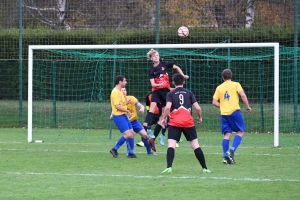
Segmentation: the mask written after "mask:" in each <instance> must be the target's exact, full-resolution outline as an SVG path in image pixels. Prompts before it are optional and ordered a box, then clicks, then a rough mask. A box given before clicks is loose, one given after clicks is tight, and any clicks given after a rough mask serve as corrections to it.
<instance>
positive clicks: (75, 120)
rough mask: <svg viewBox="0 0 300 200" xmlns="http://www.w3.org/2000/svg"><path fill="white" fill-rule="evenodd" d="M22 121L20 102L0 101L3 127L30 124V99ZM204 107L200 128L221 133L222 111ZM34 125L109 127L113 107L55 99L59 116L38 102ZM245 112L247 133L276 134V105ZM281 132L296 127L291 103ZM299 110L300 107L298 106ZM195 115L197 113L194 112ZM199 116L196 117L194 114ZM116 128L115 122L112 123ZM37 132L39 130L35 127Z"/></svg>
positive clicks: (283, 110)
mask: <svg viewBox="0 0 300 200" xmlns="http://www.w3.org/2000/svg"><path fill="white" fill-rule="evenodd" d="M22 105H23V110H22V120H23V122H22V124H20V122H19V120H20V117H19V115H20V111H19V102H18V101H6V100H1V101H0V111H1V113H2V114H1V115H0V127H3V128H11V127H27V115H28V112H27V102H26V101H23V104H22ZM200 105H201V108H202V110H203V123H202V124H201V126H199V130H201V131H204V132H218V131H219V130H220V125H219V124H220V119H219V116H220V111H219V109H217V108H215V107H214V106H212V105H211V104H201V103H200ZM33 107H34V112H33V127H34V128H35V127H36V128H54V127H56V128H63V129H71V128H72V129H78V128H79V129H82V128H89V129H109V128H110V126H111V124H110V120H109V116H110V113H111V106H110V104H109V102H91V103H89V102H68V101H65V102H64V101H57V102H56V117H54V108H53V107H54V106H53V102H52V101H35V102H34V103H33ZM241 107H242V112H243V115H244V118H245V122H246V128H247V132H250V133H273V130H274V123H273V122H274V106H273V104H264V105H263V106H262V107H263V112H262V108H261V105H260V104H251V107H252V112H251V113H246V112H245V108H244V106H243V104H242V105H241ZM280 109H281V112H280V121H279V123H280V124H279V131H280V133H292V132H296V133H297V132H299V130H298V131H295V128H294V123H292V122H293V121H294V115H293V113H294V111H293V105H292V104H281V105H280ZM298 109H299V112H300V107H299V108H298ZM193 114H194V115H195V112H193ZM145 116H146V115H145V114H140V113H139V120H140V122H143V120H144V119H145ZM195 118H196V116H195ZM112 127H114V124H113V125H112ZM36 131H38V129H36Z"/></svg>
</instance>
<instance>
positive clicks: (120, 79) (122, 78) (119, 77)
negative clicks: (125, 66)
mask: <svg viewBox="0 0 300 200" xmlns="http://www.w3.org/2000/svg"><path fill="white" fill-rule="evenodd" d="M124 78H125V76H123V75H118V76H116V78H115V85H118V84H119V82H120V81H123V80H124Z"/></svg>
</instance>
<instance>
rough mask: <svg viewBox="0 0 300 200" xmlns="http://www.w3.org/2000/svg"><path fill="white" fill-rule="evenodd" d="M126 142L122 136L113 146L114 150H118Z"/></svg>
mask: <svg viewBox="0 0 300 200" xmlns="http://www.w3.org/2000/svg"><path fill="white" fill-rule="evenodd" d="M125 141H126V138H125V137H124V136H121V137H120V139H119V140H118V142H117V143H116V144H115V146H114V148H113V149H114V150H118V149H119V148H120V147H121V146H122V145H123V144H124V142H125Z"/></svg>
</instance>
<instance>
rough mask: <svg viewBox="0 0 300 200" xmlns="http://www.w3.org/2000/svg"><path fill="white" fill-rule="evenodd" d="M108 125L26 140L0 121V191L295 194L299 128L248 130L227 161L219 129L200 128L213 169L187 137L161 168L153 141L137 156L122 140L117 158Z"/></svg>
mask: <svg viewBox="0 0 300 200" xmlns="http://www.w3.org/2000/svg"><path fill="white" fill-rule="evenodd" d="M108 132H109V131H108V130H85V131H83V130H72V129H66V130H56V132H55V131H52V132H51V134H53V138H57V135H64V138H61V137H60V138H59V139H51V138H52V135H51V134H50V135H49V134H46V135H44V136H42V135H40V137H41V138H39V139H43V140H44V143H27V130H26V129H8V128H3V129H0V150H1V156H0V159H1V169H0V179H1V181H0V188H1V192H0V199H5V200H6V199H18V200H19V199H23V200H26V199H30V200H32V199H43V200H46V199H172V200H173V199H176V200H177V199H184V200H186V199H231V200H235V199H239V200H240V199H295V200H296V199H300V193H299V188H300V159H299V158H300V148H299V147H300V135H299V134H284V135H281V136H280V138H281V140H282V141H285V142H284V143H282V144H283V145H282V146H281V147H280V148H274V147H273V146H272V144H273V135H271V134H247V135H246V136H245V138H244V140H243V142H242V144H241V146H240V147H239V149H238V150H237V152H236V156H235V158H236V164H235V165H224V164H222V162H221V161H222V154H221V145H220V144H221V139H222V137H221V135H220V134H219V133H199V141H200V144H201V145H202V149H203V151H204V154H205V156H206V162H207V165H208V167H209V169H210V170H211V171H212V173H211V174H204V173H202V171H201V168H200V166H199V164H198V163H197V161H196V158H195V156H194V153H193V152H192V150H191V149H190V147H189V144H188V142H186V141H184V142H182V143H180V144H179V145H180V147H179V148H177V149H176V152H175V160H174V163H173V173H172V174H171V175H165V174H161V171H162V170H164V169H165V167H166V158H165V154H166V150H167V147H166V146H160V145H159V144H157V153H158V156H148V155H147V154H146V153H145V149H144V148H141V147H136V148H135V152H136V154H137V156H138V158H137V159H128V158H126V148H125V146H123V147H121V149H120V150H119V153H120V158H119V159H115V158H113V157H112V156H111V155H110V153H109V150H110V149H111V148H112V146H113V145H114V143H115V142H116V141H117V139H118V138H119V137H120V134H119V133H118V132H117V131H114V132H113V134H112V138H111V139H109V136H108ZM74 135H77V136H80V137H77V136H76V137H74ZM78 138H80V139H78ZM139 139H140V137H139V136H136V140H139Z"/></svg>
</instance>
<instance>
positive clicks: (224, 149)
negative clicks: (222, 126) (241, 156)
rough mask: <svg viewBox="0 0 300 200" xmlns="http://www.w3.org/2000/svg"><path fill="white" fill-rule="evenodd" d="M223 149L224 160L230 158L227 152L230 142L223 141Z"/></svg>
mask: <svg viewBox="0 0 300 200" xmlns="http://www.w3.org/2000/svg"><path fill="white" fill-rule="evenodd" d="M222 147H223V156H224V158H227V157H228V156H227V154H226V152H227V151H228V149H229V140H227V139H223V140H222Z"/></svg>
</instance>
